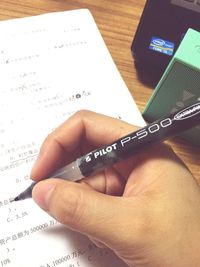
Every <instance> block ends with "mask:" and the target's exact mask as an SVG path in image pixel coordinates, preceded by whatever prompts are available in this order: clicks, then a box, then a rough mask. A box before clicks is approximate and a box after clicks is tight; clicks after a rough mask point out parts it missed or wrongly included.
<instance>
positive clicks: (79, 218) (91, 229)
mask: <svg viewBox="0 0 200 267" xmlns="http://www.w3.org/2000/svg"><path fill="white" fill-rule="evenodd" d="M33 199H34V200H35V201H36V203H37V204H38V205H39V206H40V207H41V208H42V209H44V210H45V211H47V212H48V213H49V214H51V215H52V216H53V217H54V218H55V219H56V220H58V221H59V222H61V223H62V224H65V225H66V226H68V227H69V228H71V229H73V230H76V231H78V232H81V233H83V234H86V235H87V236H89V237H90V238H94V239H96V240H98V241H100V242H102V243H104V244H105V245H107V246H109V247H111V248H113V249H114V248H115V247H116V241H117V240H118V238H119V232H118V231H119V229H121V225H120V224H121V223H122V222H121V220H120V218H121V214H120V212H119V210H120V206H121V205H122V203H121V202H123V201H122V199H121V198H119V197H113V196H109V195H105V194H102V193H99V192H97V191H95V190H93V189H92V188H90V187H89V186H88V185H85V184H79V183H73V182H69V181H63V180H58V179H48V180H44V181H41V182H39V183H38V184H37V185H36V186H35V187H34V190H33ZM124 208H125V207H124ZM116 229H118V230H116ZM118 241H119V242H120V240H118ZM114 242H115V244H114Z"/></svg>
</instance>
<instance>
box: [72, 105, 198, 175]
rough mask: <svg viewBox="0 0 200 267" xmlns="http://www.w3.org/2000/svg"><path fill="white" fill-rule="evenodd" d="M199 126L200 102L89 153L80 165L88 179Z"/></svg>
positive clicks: (80, 160) (80, 161) (78, 162)
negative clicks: (150, 147)
mask: <svg viewBox="0 0 200 267" xmlns="http://www.w3.org/2000/svg"><path fill="white" fill-rule="evenodd" d="M199 124H200V102H196V103H195V104H193V105H190V106H188V107H186V108H184V109H183V110H181V111H179V112H176V113H173V114H171V115H169V116H167V117H165V118H163V119H160V120H157V121H155V122H153V123H151V124H149V125H147V126H146V127H144V128H142V129H139V130H138V131H136V132H133V133H131V134H128V135H126V136H124V137H122V138H120V139H118V140H117V141H115V142H113V143H111V144H108V145H105V146H103V147H101V148H99V149H96V150H94V151H92V152H90V153H88V154H87V155H85V156H83V157H81V158H79V159H78V161H77V164H78V166H79V169H80V171H81V173H82V174H83V176H84V177H86V176H89V175H91V174H93V173H95V172H97V171H100V170H102V169H105V168H106V167H108V166H111V165H113V164H114V163H116V162H118V161H120V160H123V159H126V158H128V157H130V156H134V155H135V154H136V153H139V152H140V151H143V150H144V149H146V148H148V147H149V146H152V145H154V144H157V143H161V142H162V141H164V140H166V139H167V138H170V137H173V136H175V135H178V134H179V133H182V132H183V131H186V130H188V129H191V128H193V127H195V126H197V125H199Z"/></svg>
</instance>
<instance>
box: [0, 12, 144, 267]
mask: <svg viewBox="0 0 200 267" xmlns="http://www.w3.org/2000/svg"><path fill="white" fill-rule="evenodd" d="M0 36H1V42H0V84H1V86H0V188H1V189H0V225H1V228H0V266H9V267H54V266H59V267H100V266H103V267H111V266H114V267H118V266H119V267H122V266H123V264H122V262H121V261H120V260H118V259H117V258H116V257H115V256H114V255H113V254H112V253H111V252H110V251H108V250H100V249H97V248H96V247H95V246H94V244H92V243H91V242H90V241H89V240H88V239H87V238H85V237H83V236H81V235H80V234H77V233H74V232H72V231H69V230H68V229H66V228H65V227H64V226H62V225H61V224H59V223H58V222H56V221H55V220H54V219H52V218H51V217H49V216H48V215H47V214H46V213H45V212H43V211H42V210H40V208H38V206H37V205H36V204H35V203H34V202H33V200H32V199H30V200H26V201H20V202H16V203H12V204H10V203H9V199H10V198H12V197H14V196H16V195H17V194H18V193H20V192H21V191H22V190H24V189H25V188H26V187H27V186H28V185H29V184H30V180H29V173H30V170H31V166H32V164H33V162H34V161H35V159H36V157H37V154H38V151H39V147H40V145H41V143H42V141H43V139H44V138H45V137H46V135H47V134H48V133H49V132H51V131H52V130H53V129H54V128H55V127H57V126H58V125H59V124H60V123H61V122H63V121H64V120H65V119H66V118H68V117H69V116H70V115H71V114H73V113H74V112H75V111H77V110H79V109H90V110H94V111H96V112H100V113H103V114H107V115H110V116H113V117H117V118H121V119H122V120H126V121H128V122H129V123H133V124H136V125H139V126H142V125H144V121H143V119H142V117H141V115H140V113H139V111H138V108H137V106H136V104H135V102H134V100H133V99H132V97H131V95H130V93H129V91H128V89H127V87H126V85H125V83H124V82H123V80H122V78H121V76H120V74H119V72H118V71H117V69H116V67H115V65H114V63H113V61H112V58H111V56H110V54H109V52H108V50H107V48H106V46H105V44H104V42H103V39H102V37H101V35H100V33H99V31H98V29H97V27H96V24H95V22H94V20H93V18H92V16H91V14H90V12H89V11H88V10H85V9H83V10H76V11H66V12H58V13H51V14H45V15H40V16H35V17H31V18H23V19H15V20H9V21H2V22H0Z"/></svg>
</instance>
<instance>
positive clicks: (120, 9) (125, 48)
mask: <svg viewBox="0 0 200 267" xmlns="http://www.w3.org/2000/svg"><path fill="white" fill-rule="evenodd" d="M144 5H145V0H140V1H138V0H115V1H111V0H95V1H94V0H78V1H69V0H32V1H31V0H18V1H16V0H8V1H6V0H1V1H0V20H5V19H11V18H19V17H26V16H31V15H38V14H42V13H46V12H55V11H64V10H70V9H78V8H88V9H90V11H91V12H92V14H93V16H94V18H95V21H96V23H97V25H98V27H99V30H100V31H101V34H102V36H103V38H104V40H105V43H106V45H107V47H108V49H109V51H110V53H111V55H112V57H113V59H114V61H115V63H116V65H117V67H118V69H119V71H120V73H121V75H122V77H123V78H124V80H125V82H126V84H127V86H128V88H129V90H130V92H131V94H132V95H133V97H134V99H135V101H136V103H137V105H138V107H139V109H140V111H141V112H142V111H143V109H144V107H145V105H146V103H147V101H148V99H149V97H150V95H151V94H152V92H153V88H152V87H151V86H150V85H147V84H144V83H142V82H141V81H140V80H139V78H138V74H137V71H136V69H135V66H134V60H133V57H132V54H131V50H130V47H131V43H132V40H133V37H134V34H135V32H136V29H137V26H138V23H139V20H140V16H141V13H142V11H143V7H144ZM1 38H2V36H1ZM168 143H169V144H170V145H172V147H173V149H174V150H175V151H176V153H177V154H178V155H179V156H180V157H181V159H182V160H183V161H184V162H185V164H186V165H187V166H188V167H189V169H190V170H191V172H192V173H193V175H194V176H195V177H196V179H197V180H198V182H200V169H199V166H200V149H199V148H198V147H194V146H193V147H192V146H191V145H190V144H188V143H186V142H184V141H181V140H178V139H174V140H170V141H168Z"/></svg>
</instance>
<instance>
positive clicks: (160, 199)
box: [31, 111, 200, 267]
mask: <svg viewBox="0 0 200 267" xmlns="http://www.w3.org/2000/svg"><path fill="white" fill-rule="evenodd" d="M134 130H136V128H134V126H132V125H130V124H127V123H125V122H122V121H119V120H116V119H112V118H110V117H107V116H103V115H100V114H97V113H93V112H89V111H81V112H78V113H76V114H75V115H73V116H72V117H71V118H69V119H68V120H67V121H66V122H65V123H63V124H62V125H61V126H60V127H58V128H57V129H56V130H55V131H54V132H53V133H52V134H50V135H49V136H48V137H47V139H46V140H45V142H44V144H43V145H42V148H41V151H40V155H39V158H38V160H37V161H36V163H35V165H34V167H33V169H32V173H31V177H32V178H33V179H35V180H40V179H42V178H43V177H47V176H48V175H49V174H50V173H52V171H54V170H56V169H57V168H59V167H61V166H62V165H65V164H68V163H70V162H71V161H73V160H75V159H76V158H77V157H79V156H80V155H83V154H86V153H87V152H89V151H91V150H93V149H95V148H97V147H100V146H102V145H104V144H108V143H111V142H113V141H115V140H117V139H119V138H121V137H122V136H124V135H126V134H128V133H130V132H133V131H134ZM33 199H34V200H35V201H36V203H37V204H38V205H39V206H40V207H41V208H42V209H44V210H45V211H47V212H48V213H49V214H50V215H52V216H53V217H55V218H56V219H57V220H58V221H60V222H61V223H63V224H65V225H66V226H68V227H69V228H71V229H73V230H76V231H78V232H81V233H83V234H85V235H87V236H88V237H89V238H90V239H92V240H93V241H94V242H95V243H96V244H99V245H103V246H107V247H109V248H110V249H112V250H113V251H114V252H115V253H116V254H117V255H118V256H119V257H120V258H121V259H122V260H123V261H124V262H126V263H127V264H128V265H129V266H131V267H132V266H137V267H186V266H187V267H189V266H190V267H197V266H199V265H200V264H199V262H200V253H199V252H200V246H199V243H200V241H199V240H200V189H199V186H198V185H197V183H196V181H195V179H194V178H193V177H192V175H191V173H190V172H189V170H188V169H187V168H186V166H185V165H184V164H183V163H182V162H181V160H180V159H179V158H178V157H177V156H176V155H175V154H174V153H173V151H172V150H171V149H170V148H169V147H168V146H166V145H164V144H162V145H158V146H154V147H151V148H147V150H146V151H144V152H142V153H137V154H136V155H134V151H133V156H132V157H130V158H129V159H128V160H126V161H123V162H119V163H117V164H115V165H114V166H112V167H111V168H108V169H107V170H105V171H102V172H100V173H98V174H95V175H93V176H92V177H87V178H85V179H83V180H81V181H80V182H78V183H74V182H70V181H64V180H60V179H47V180H44V181H41V182H40V183H38V184H37V185H36V186H35V187H34V190H33Z"/></svg>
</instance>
